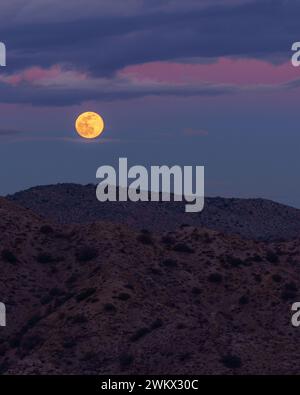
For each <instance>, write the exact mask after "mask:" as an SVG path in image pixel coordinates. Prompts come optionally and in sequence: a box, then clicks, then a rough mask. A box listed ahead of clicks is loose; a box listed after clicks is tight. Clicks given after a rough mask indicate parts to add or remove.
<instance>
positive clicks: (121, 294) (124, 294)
mask: <svg viewBox="0 0 300 395" xmlns="http://www.w3.org/2000/svg"><path fill="white" fill-rule="evenodd" d="M118 299H120V300H123V301H126V300H128V299H130V295H129V294H128V293H126V292H121V293H120V294H119V295H118Z"/></svg>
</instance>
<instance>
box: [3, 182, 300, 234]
mask: <svg viewBox="0 0 300 395" xmlns="http://www.w3.org/2000/svg"><path fill="white" fill-rule="evenodd" d="M7 198H8V199H9V200H11V201H13V202H16V203H18V204H19V205H22V206H24V207H27V208H30V209H31V210H32V211H34V212H35V213H37V214H39V215H42V216H44V217H46V218H51V219H52V220H53V221H56V222H58V223H61V224H66V223H91V222H95V221H98V220H101V221H110V222H114V223H118V224H120V223H122V224H125V225H128V226H131V227H133V228H135V229H148V230H151V231H160V230H161V229H165V230H174V229H176V228H177V227H178V226H180V225H182V224H189V225H192V226H204V227H206V228H209V229H212V230H217V231H220V232H224V233H226V234H237V235H240V236H242V237H243V238H248V239H254V240H267V241H270V240H273V241H274V240H291V239H293V238H297V237H299V235H300V210H298V209H295V208H291V207H287V206H284V205H282V204H278V203H275V202H272V201H269V200H264V199H225V198H206V200H205V209H204V210H203V211H202V212H201V213H199V214H198V213H193V214H191V213H185V211H184V204H183V203H181V202H137V203H132V202H106V203H100V202H98V200H97V199H96V194H95V186H94V185H86V186H83V185H77V184H58V185H49V186H40V187H35V188H31V189H28V190H26V191H23V192H19V193H16V194H14V195H12V196H8V197H7Z"/></svg>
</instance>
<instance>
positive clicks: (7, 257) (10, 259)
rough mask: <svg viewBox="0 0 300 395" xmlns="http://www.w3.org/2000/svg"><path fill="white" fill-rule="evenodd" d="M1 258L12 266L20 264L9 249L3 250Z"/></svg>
mask: <svg viewBox="0 0 300 395" xmlns="http://www.w3.org/2000/svg"><path fill="white" fill-rule="evenodd" d="M1 256H2V259H3V260H4V261H5V262H8V263H12V264H14V263H17V262H18V259H17V257H16V256H15V255H14V253H13V252H11V251H10V250H7V249H4V250H2V253H1Z"/></svg>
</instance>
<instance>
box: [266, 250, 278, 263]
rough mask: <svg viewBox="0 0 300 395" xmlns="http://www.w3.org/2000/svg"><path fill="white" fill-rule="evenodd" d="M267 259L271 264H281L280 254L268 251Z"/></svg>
mask: <svg viewBox="0 0 300 395" xmlns="http://www.w3.org/2000/svg"><path fill="white" fill-rule="evenodd" d="M266 259H267V261H268V262H270V263H278V262H279V257H278V254H276V253H275V252H274V251H268V252H267V254H266Z"/></svg>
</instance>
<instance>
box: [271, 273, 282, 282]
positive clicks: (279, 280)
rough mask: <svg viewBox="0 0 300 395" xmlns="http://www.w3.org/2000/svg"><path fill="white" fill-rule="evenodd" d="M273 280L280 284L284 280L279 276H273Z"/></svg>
mask: <svg viewBox="0 0 300 395" xmlns="http://www.w3.org/2000/svg"><path fill="white" fill-rule="evenodd" d="M272 280H273V281H274V282H275V283H280V282H281V280H282V277H281V276H280V275H279V274H273V276H272Z"/></svg>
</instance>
